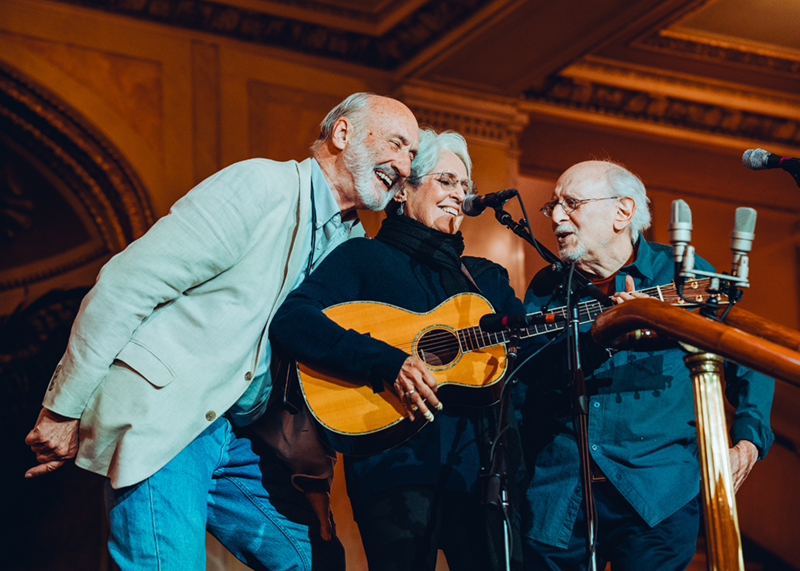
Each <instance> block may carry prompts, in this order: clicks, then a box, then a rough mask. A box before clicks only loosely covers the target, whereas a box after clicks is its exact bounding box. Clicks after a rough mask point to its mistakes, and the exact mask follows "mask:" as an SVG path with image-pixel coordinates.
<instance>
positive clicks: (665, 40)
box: [632, 30, 800, 75]
mask: <svg viewBox="0 0 800 571" xmlns="http://www.w3.org/2000/svg"><path fill="white" fill-rule="evenodd" d="M632 46H633V47H636V48H640V49H645V50H649V51H655V52H661V53H667V54H670V55H676V56H679V57H684V58H685V57H689V58H692V59H696V60H702V61H710V62H714V63H722V64H726V65H733V66H740V67H750V68H754V69H757V70H758V71H761V72H764V71H767V72H770V73H777V74H781V75H796V74H797V73H798V72H800V58H797V57H789V56H786V55H782V54H778V53H775V52H769V51H766V50H757V49H751V48H748V49H744V48H742V47H741V46H736V45H733V44H732V43H729V42H725V41H722V40H719V41H715V40H711V39H705V38H704V39H699V38H697V37H693V36H690V35H688V34H682V33H679V32H673V31H669V30H662V31H660V32H657V33H655V34H650V35H648V36H645V37H642V38H639V39H637V40H636V41H634V42H633V43H632Z"/></svg>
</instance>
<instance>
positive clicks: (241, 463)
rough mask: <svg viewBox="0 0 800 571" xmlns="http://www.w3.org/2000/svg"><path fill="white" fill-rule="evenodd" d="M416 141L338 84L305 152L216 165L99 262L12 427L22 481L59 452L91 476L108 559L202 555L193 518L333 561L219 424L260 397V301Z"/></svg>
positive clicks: (121, 562)
mask: <svg viewBox="0 0 800 571" xmlns="http://www.w3.org/2000/svg"><path fill="white" fill-rule="evenodd" d="M418 143H419V127H418V125H417V121H416V119H415V118H414V115H413V114H412V113H411V111H410V110H409V109H408V107H406V106H405V105H404V104H402V103H401V102H399V101H397V100H395V99H391V98H388V97H381V96H378V95H374V94H370V93H356V94H353V95H351V96H350V97H348V98H347V99H345V100H344V101H342V102H341V103H340V104H339V105H337V106H336V107H334V108H333V109H332V110H331V111H330V113H328V115H327V117H326V118H325V120H324V121H323V122H322V125H321V129H320V136H319V139H318V140H317V142H316V143H314V145H313V147H312V149H311V153H312V156H311V158H308V159H306V160H304V161H302V162H296V161H287V162H276V161H271V160H267V159H250V160H247V161H242V162H239V163H236V164H234V165H231V166H229V167H227V168H225V169H223V170H221V171H220V172H218V173H217V174H215V175H213V176H211V177H210V178H208V179H207V180H205V181H203V182H202V183H200V184H199V185H198V186H197V187H195V188H194V189H192V190H191V191H190V192H189V193H188V194H187V195H186V196H184V197H183V198H182V199H181V200H179V201H178V202H177V203H176V204H175V205H174V206H173V208H172V210H171V211H170V213H169V215H167V216H164V217H163V218H162V219H160V220H159V221H158V222H157V223H156V224H155V225H154V226H153V227H152V228H151V229H150V230H149V231H148V232H147V233H146V234H145V235H144V236H142V237H141V238H139V239H138V240H136V241H135V242H134V243H132V244H131V245H130V246H128V248H126V249H125V250H124V251H123V252H121V253H120V254H117V255H116V256H115V257H114V258H112V259H111V260H110V261H109V262H108V263H107V264H106V265H105V266H104V267H103V270H102V271H101V273H100V276H99V277H98V280H97V283H96V285H95V286H94V288H92V290H91V291H90V292H89V294H88V295H87V296H86V298H85V299H84V301H83V303H82V305H81V309H80V312H79V314H78V316H77V318H76V320H75V324H74V326H73V328H72V334H71V336H70V339H69V344H68V346H67V350H66V353H65V354H64V356H63V358H62V359H61V362H60V363H59V365H58V367H57V368H56V371H55V373H54V374H53V377H52V380H51V382H50V385H49V387H48V389H47V392H46V394H45V398H44V402H43V406H44V408H43V409H42V411H41V413H40V415H39V419H38V421H37V422H36V425H35V426H34V427H33V430H31V432H30V434H29V435H28V437H27V439H26V442H27V443H28V444H29V445H30V446H31V448H32V449H33V451H34V452H35V453H36V457H37V460H38V462H39V465H38V466H35V467H33V468H31V469H30V470H28V472H27V473H26V477H28V478H32V477H36V476H40V475H42V474H45V473H47V472H50V471H53V470H55V469H57V468H59V467H60V466H62V465H63V464H64V463H65V462H67V461H68V460H69V459H71V458H75V463H76V464H77V465H78V466H79V467H81V468H84V469H86V470H89V471H91V472H95V473H97V474H101V475H103V476H106V477H107V480H106V484H107V485H106V495H105V499H106V509H107V511H108V517H109V523H110V537H109V550H110V551H111V555H112V557H113V559H114V562H115V563H116V564H117V565H118V566H119V567H120V568H121V569H123V570H134V569H135V570H136V571H141V570H144V569H153V570H155V569H158V570H159V571H166V570H187V569H194V570H199V569H205V568H206V562H205V535H206V530H208V531H209V532H210V533H212V534H213V535H214V536H215V537H216V538H217V539H219V540H220V542H221V543H222V544H223V545H225V547H227V548H228V549H229V550H230V551H231V552H232V553H233V554H234V555H236V557H237V558H239V559H240V560H241V561H242V562H244V563H246V564H247V565H248V566H250V567H251V568H253V569H269V570H271V571H277V570H286V571H289V570H292V571H297V570H303V571H310V570H311V569H312V567H313V569H322V568H326V569H334V568H335V569H341V568H343V567H344V557H343V556H342V554H341V546H339V547H340V549H338V550H333V549H328V548H329V547H330V545H329V544H331V543H336V544H338V542H331V541H327V542H324V543H319V542H317V541H316V540H317V539H319V538H320V535H321V534H320V532H319V528H320V526H321V525H323V524H324V522H323V521H317V520H316V516H315V515H314V513H313V512H312V511H311V507H310V506H309V505H308V503H307V501H306V498H305V497H304V496H302V495H299V496H298V495H297V494H299V491H297V492H296V494H294V495H292V488H291V486H283V487H282V488H280V487H279V490H280V493H275V491H274V490H275V488H274V487H272V484H275V485H278V486H279V485H280V483H281V480H285V482H283V483H288V475H286V474H284V473H283V472H281V470H280V469H279V468H280V466H278V468H277V469H276V468H275V465H276V462H270V460H275V456H274V455H273V454H271V453H270V452H268V451H265V452H264V453H263V454H262V456H259V455H257V454H256V453H254V451H253V446H256V445H257V444H258V442H256V441H251V438H249V437H246V436H242V435H241V434H240V433H238V432H236V431H234V430H233V428H232V425H234V426H245V425H250V424H252V423H253V422H254V421H256V420H257V419H258V418H259V417H261V416H262V415H263V414H264V411H265V409H266V407H267V403H268V402H269V399H268V397H269V395H270V392H271V382H270V376H269V373H268V369H269V364H270V361H269V356H270V351H271V347H270V344H269V341H268V338H267V328H268V327H269V324H270V321H271V320H272V317H273V316H274V314H275V311H276V310H277V309H278V307H279V306H280V304H281V302H282V301H283V300H284V299H285V298H286V296H287V295H288V294H289V292H290V291H291V290H292V289H294V288H295V287H297V285H298V284H299V283H300V282H302V281H303V279H305V277H306V276H308V275H309V274H310V273H311V271H312V270H313V269H314V268H316V267H317V265H318V264H319V263H320V262H321V261H322V259H323V258H324V257H325V256H326V255H327V254H328V253H329V252H330V251H332V250H333V249H334V248H335V247H336V246H337V245H338V244H339V243H341V242H343V241H344V240H347V239H348V238H351V237H354V236H359V235H363V233H364V232H363V229H362V228H361V225H360V223H359V222H358V216H357V213H356V209H359V208H369V209H372V210H380V209H382V208H384V207H385V206H386V204H387V203H388V202H389V201H390V200H391V199H392V197H393V196H394V195H395V194H396V192H397V191H398V190H399V189H400V188H402V186H403V183H404V182H405V179H406V177H408V175H409V173H410V168H411V161H412V160H413V158H414V156H415V154H416V151H417V146H418ZM265 465H266V466H267V468H268V469H267V468H265ZM274 474H278V476H282V475H285V478H280V477H278V478H274V477H272V476H274ZM276 481H277V483H276ZM298 511H299V512H301V515H299V516H298V517H294V515H293V514H294V513H296V512H298ZM318 545H322V546H323V547H322V548H323V549H325V550H328V554H327V555H326V554H325V553H324V552H320V551H318V550H317V549H316V547H317V546H318ZM333 547H335V545H334V546H333ZM333 551H336V553H334V554H333V555H330V553H331V552H333Z"/></svg>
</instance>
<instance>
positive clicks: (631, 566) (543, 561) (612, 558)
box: [522, 482, 700, 571]
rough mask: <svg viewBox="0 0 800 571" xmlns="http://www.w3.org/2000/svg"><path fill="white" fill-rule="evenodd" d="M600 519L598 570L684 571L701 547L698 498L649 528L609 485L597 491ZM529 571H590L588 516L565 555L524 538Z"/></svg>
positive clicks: (578, 521) (597, 486) (577, 527)
mask: <svg viewBox="0 0 800 571" xmlns="http://www.w3.org/2000/svg"><path fill="white" fill-rule="evenodd" d="M592 492H593V495H594V500H595V501H594V503H595V512H596V514H597V532H598V538H597V543H596V549H597V568H598V569H604V568H605V566H606V563H608V562H611V568H612V569H614V571H641V570H643V569H658V571H682V570H684V569H686V567H687V566H688V565H689V563H691V561H692V558H693V557H694V554H695V550H696V547H697V532H698V531H699V526H700V507H699V502H698V500H697V498H696V497H695V498H693V499H692V500H691V501H690V502H689V503H688V504H686V505H685V506H683V507H682V508H681V509H679V510H678V511H677V512H675V513H674V514H672V515H671V516H669V517H668V518H666V519H665V520H664V521H662V522H661V523H659V524H657V525H655V526H654V527H652V528H651V527H649V526H648V525H647V524H646V523H645V522H644V520H643V519H642V518H641V517H640V516H639V515H638V514H637V513H636V512H635V511H634V510H633V508H631V507H630V504H628V502H627V501H625V499H624V498H623V497H622V495H621V494H620V493H619V492H618V491H617V490H616V488H614V486H613V484H611V483H609V482H602V483H598V484H594V485H592ZM522 549H523V558H524V562H525V571H583V570H585V569H587V562H588V556H587V554H586V516H585V515H584V510H583V506H581V509H580V510H579V511H578V517H577V519H576V520H575V526H574V527H573V528H572V537H570V540H569V547H568V548H567V549H561V548H558V547H553V546H551V545H545V544H544V543H539V542H538V541H534V540H533V539H530V538H527V537H526V538H524V543H523V546H522Z"/></svg>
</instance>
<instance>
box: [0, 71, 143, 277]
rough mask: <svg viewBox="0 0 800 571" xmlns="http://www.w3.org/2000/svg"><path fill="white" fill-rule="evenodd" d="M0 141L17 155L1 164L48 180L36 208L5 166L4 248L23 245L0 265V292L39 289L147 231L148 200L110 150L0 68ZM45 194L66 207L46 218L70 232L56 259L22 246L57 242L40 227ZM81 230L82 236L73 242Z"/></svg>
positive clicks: (42, 93) (64, 110)
mask: <svg viewBox="0 0 800 571" xmlns="http://www.w3.org/2000/svg"><path fill="white" fill-rule="evenodd" d="M0 135H2V137H3V139H4V140H5V141H6V142H7V145H9V146H8V147H7V149H10V151H9V152H11V153H15V149H16V150H17V151H16V152H17V153H18V157H16V158H14V159H10V158H9V157H6V159H5V160H6V161H9V160H18V161H21V162H23V163H25V164H26V165H28V167H27V168H28V169H29V170H30V169H33V170H34V171H35V172H38V173H39V174H38V175H37V176H39V177H40V178H41V180H42V181H49V184H47V185H46V186H47V188H46V189H44V190H42V189H41V188H37V189H35V191H36V192H39V197H38V200H39V203H38V204H37V203H36V201H35V200H32V199H31V196H32V195H33V194H34V189H29V188H26V187H25V185H24V184H21V183H19V180H18V179H19V176H21V175H19V173H17V174H16V175H15V173H14V172H12V171H14V170H15V169H16V170H19V169H18V168H16V167H15V165H14V163H13V162H12V163H7V164H5V165H4V172H3V177H2V181H0V182H2V185H3V189H4V191H5V192H3V193H2V197H0V198H2V204H0V206H2V210H3V216H2V217H0V220H2V224H0V231H2V238H3V241H4V243H3V246H4V247H6V248H14V247H15V245H16V244H20V243H25V248H26V252H27V253H26V254H25V256H18V255H15V256H14V259H15V260H17V262H16V264H14V267H9V265H8V264H4V265H2V266H0V291H5V290H9V289H13V288H17V287H23V286H27V285H29V284H32V283H36V282H41V281H43V280H47V279H50V278H52V277H54V276H57V275H60V274H63V273H66V272H68V271H71V270H73V269H75V268H77V267H81V266H83V265H85V264H87V263H89V262H92V261H94V260H97V259H98V258H100V257H103V256H107V255H110V254H114V253H116V252H119V251H121V250H122V249H123V248H125V246H127V245H128V244H129V243H130V242H132V241H133V240H135V239H136V238H138V237H139V236H141V235H142V234H143V233H144V232H145V231H147V229H148V228H149V227H150V226H151V225H152V224H153V222H154V216H153V213H152V209H151V206H150V202H149V198H148V196H147V193H146V191H145V189H144V187H143V185H142V184H141V182H140V181H139V178H138V177H137V176H136V174H135V173H134V171H133V169H132V168H131V167H130V166H129V165H128V163H127V162H126V161H125V160H124V159H123V158H122V157H121V155H120V154H119V153H118V152H117V151H116V149H115V148H114V146H113V145H112V144H111V143H110V142H109V141H108V140H107V139H106V138H105V137H104V136H103V135H102V134H101V133H100V132H99V131H98V130H97V129H95V128H94V127H93V126H91V125H90V124H89V123H88V122H87V121H86V120H85V119H83V118H82V117H80V116H79V115H78V114H77V113H76V112H74V111H73V110H71V109H70V108H69V107H68V106H67V105H66V104H65V103H63V102H61V101H60V100H59V99H58V98H57V97H56V96H54V95H53V94H51V93H49V92H47V91H46V90H44V89H43V88H41V87H40V86H38V85H35V84H34V83H33V82H32V81H30V80H28V79H27V78H26V77H25V76H23V75H22V74H21V73H19V72H17V71H16V70H14V69H12V68H10V67H8V66H6V65H4V64H0ZM26 157H27V159H26ZM20 172H22V171H20ZM43 192H44V193H48V192H49V193H50V196H52V197H54V198H56V197H57V196H59V197H60V196H63V200H65V201H66V202H64V204H65V205H67V204H71V205H72V208H71V209H70V208H69V207H67V206H64V207H63V208H64V210H63V211H62V212H60V214H59V215H56V216H53V215H51V216H50V218H47V220H48V221H49V223H50V224H56V225H58V224H64V228H62V230H64V229H71V234H70V235H64V241H65V242H69V243H70V246H69V249H68V251H63V250H62V251H60V253H59V254H58V255H53V253H52V252H49V251H48V252H45V253H42V252H40V251H37V246H36V245H35V244H36V243H37V242H36V241H34V240H27V241H26V240H24V239H23V238H24V237H25V236H24V233H25V232H34V233H35V232H48V235H50V234H49V233H50V232H53V234H52V235H53V236H54V237H55V239H58V228H49V227H48V228H43V227H41V225H42V220H43V218H42V216H41V215H39V213H40V212H44V211H45V210H46V208H45V207H46V206H47V203H49V202H50V201H48V200H47V198H46V196H47V195H46V194H45V195H42V193H43ZM76 217H77V220H76V219H75V218H76ZM37 219H38V220H39V227H37V226H36V220H37ZM81 226H82V227H83V228H85V237H77V236H76V232H77V229H78V228H80V227H81ZM67 231H69V230H67ZM80 234H81V235H83V232H81V233H80ZM38 243H39V244H41V242H38ZM8 251H9V252H11V250H8ZM9 259H10V255H9Z"/></svg>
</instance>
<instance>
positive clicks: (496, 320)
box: [478, 313, 506, 333]
mask: <svg viewBox="0 0 800 571" xmlns="http://www.w3.org/2000/svg"><path fill="white" fill-rule="evenodd" d="M505 317H506V316H505V315H500V314H498V313H489V314H487V315H484V316H483V317H481V319H480V321H479V322H478V325H479V326H480V328H481V329H483V330H484V331H486V332H487V333H497V332H498V331H502V330H503V329H505V328H506V324H505V323H503V320H504V319H505Z"/></svg>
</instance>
